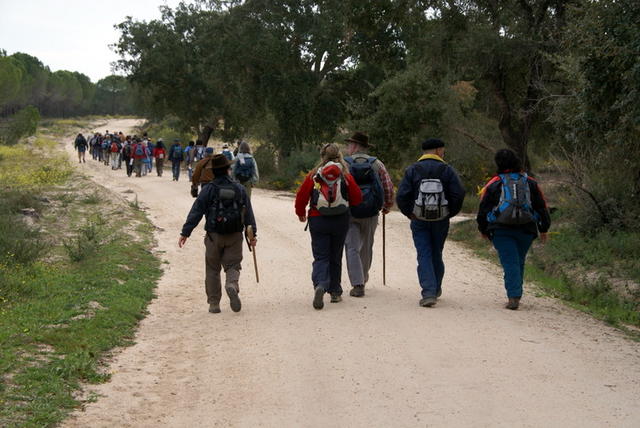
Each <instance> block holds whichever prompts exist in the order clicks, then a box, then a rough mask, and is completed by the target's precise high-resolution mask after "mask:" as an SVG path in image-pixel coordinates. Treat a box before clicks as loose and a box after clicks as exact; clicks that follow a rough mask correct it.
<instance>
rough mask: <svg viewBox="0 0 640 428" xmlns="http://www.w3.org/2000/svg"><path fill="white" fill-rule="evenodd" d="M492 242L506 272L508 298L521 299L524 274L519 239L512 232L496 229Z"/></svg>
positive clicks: (505, 280)
mask: <svg viewBox="0 0 640 428" xmlns="http://www.w3.org/2000/svg"><path fill="white" fill-rule="evenodd" d="M491 242H492V243H493V246H494V247H495V249H496V251H497V252H498V257H499V258H500V264H501V265H502V269H503V270H504V288H505V289H506V290H507V297H509V298H514V297H515V298H517V297H521V296H522V272H521V267H520V266H521V265H520V255H519V252H518V244H517V239H516V238H515V237H514V236H513V234H512V231H510V230H506V229H496V230H495V231H494V232H493V239H492V240H491Z"/></svg>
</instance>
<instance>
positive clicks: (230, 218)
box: [206, 183, 244, 235]
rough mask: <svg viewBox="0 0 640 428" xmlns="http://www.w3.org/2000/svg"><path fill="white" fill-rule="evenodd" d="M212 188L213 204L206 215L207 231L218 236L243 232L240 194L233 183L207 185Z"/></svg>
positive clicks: (242, 208) (242, 207)
mask: <svg viewBox="0 0 640 428" xmlns="http://www.w3.org/2000/svg"><path fill="white" fill-rule="evenodd" d="M208 186H213V187H214V191H213V203H212V204H211V206H210V207H209V213H208V215H207V228H206V229H207V231H209V232H215V233H218V234H220V235H228V234H231V233H236V232H242V231H243V230H244V205H243V203H242V193H241V192H240V189H238V188H237V187H236V185H234V184H233V183H224V184H213V183H211V184H208Z"/></svg>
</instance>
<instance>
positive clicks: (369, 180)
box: [344, 156, 384, 218]
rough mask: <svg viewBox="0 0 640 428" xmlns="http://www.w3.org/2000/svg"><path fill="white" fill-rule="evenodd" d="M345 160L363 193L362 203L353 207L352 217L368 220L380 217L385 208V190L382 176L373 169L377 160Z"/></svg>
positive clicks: (367, 158) (373, 158)
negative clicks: (379, 214)
mask: <svg viewBox="0 0 640 428" xmlns="http://www.w3.org/2000/svg"><path fill="white" fill-rule="evenodd" d="M344 160H345V161H346V162H347V163H348V164H349V171H350V172H351V175H352V176H353V178H354V180H355V181H356V183H357V184H358V187H359V188H360V191H361V192H362V202H361V203H360V204H359V205H355V206H353V207H351V215H352V216H354V217H355V218H367V217H373V216H376V215H378V213H379V212H380V210H381V209H382V207H383V206H384V190H383V188H382V182H381V181H380V176H379V175H378V173H377V172H376V170H375V169H374V168H373V164H374V163H375V161H376V158H375V157H373V156H368V157H363V156H356V157H355V158H354V157H351V156H348V157H346V158H344Z"/></svg>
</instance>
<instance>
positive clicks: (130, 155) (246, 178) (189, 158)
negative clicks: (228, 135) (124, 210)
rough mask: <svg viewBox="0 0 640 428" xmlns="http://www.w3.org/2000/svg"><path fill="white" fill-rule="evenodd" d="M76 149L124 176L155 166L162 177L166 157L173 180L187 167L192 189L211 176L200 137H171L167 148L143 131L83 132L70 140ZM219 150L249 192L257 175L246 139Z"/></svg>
mask: <svg viewBox="0 0 640 428" xmlns="http://www.w3.org/2000/svg"><path fill="white" fill-rule="evenodd" d="M73 145H74V148H75V150H76V151H77V152H78V162H79V163H83V162H86V158H85V153H86V152H87V151H90V153H91V157H92V158H93V160H94V161H97V162H102V163H104V164H105V165H107V166H109V165H110V166H111V169H112V170H117V169H122V167H123V165H124V169H125V171H126V173H127V176H129V177H131V176H132V175H133V174H134V172H135V176H136V177H142V176H145V175H147V174H150V173H151V172H152V171H153V169H154V162H155V169H156V174H157V176H158V177H162V174H163V172H164V166H165V160H167V161H169V162H171V172H172V176H173V181H178V180H179V178H180V171H181V170H182V168H183V167H184V168H186V170H187V173H188V175H189V181H191V182H192V193H193V192H194V191H195V192H196V193H197V190H195V189H197V188H198V187H199V186H200V185H202V184H204V183H208V182H209V181H211V180H212V179H213V175H212V174H211V172H210V170H211V165H210V158H211V156H212V155H213V151H214V150H213V148H212V147H205V145H204V144H203V143H202V141H200V140H197V141H195V142H194V141H189V143H188V144H187V145H186V146H185V147H184V148H183V147H182V144H181V142H180V140H179V139H177V138H176V139H174V140H173V144H172V145H171V146H170V147H169V148H168V149H167V147H166V146H165V144H164V141H163V139H162V138H158V140H157V141H156V142H155V143H154V141H153V140H152V139H151V138H149V137H148V135H147V133H146V132H145V133H144V134H143V135H142V137H138V136H137V135H134V136H131V135H127V136H125V135H124V134H123V133H122V132H115V133H109V131H108V130H107V131H105V133H104V134H101V133H99V132H95V133H94V134H93V136H91V137H90V138H89V140H87V139H86V138H85V136H84V135H82V133H80V134H78V135H77V136H76V138H75V140H74V142H73ZM221 154H222V155H224V156H225V158H226V159H228V160H229V161H230V162H233V163H234V165H235V168H234V169H233V172H234V173H235V174H234V177H235V178H236V179H237V180H238V181H240V182H241V183H243V185H244V186H245V187H246V189H247V191H248V192H249V194H250V193H251V187H252V186H253V185H254V184H255V183H257V181H258V179H259V174H258V166H257V164H256V163H255V160H254V159H253V156H252V155H251V148H250V147H249V144H248V143H247V142H246V141H239V142H238V143H237V147H236V149H235V150H234V151H231V150H230V148H229V145H228V144H226V143H225V144H223V146H222V151H221Z"/></svg>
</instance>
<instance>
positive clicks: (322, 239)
mask: <svg viewBox="0 0 640 428" xmlns="http://www.w3.org/2000/svg"><path fill="white" fill-rule="evenodd" d="M325 221H326V220H325V219H324V218H322V217H310V218H309V232H310V234H311V252H312V253H313V264H312V269H311V282H312V283H313V286H314V287H316V286H319V287H322V288H323V289H324V290H325V291H327V290H329V288H330V286H331V275H330V274H329V257H330V249H331V235H330V234H329V233H328V232H327V230H326V229H327V228H326V225H325Z"/></svg>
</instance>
